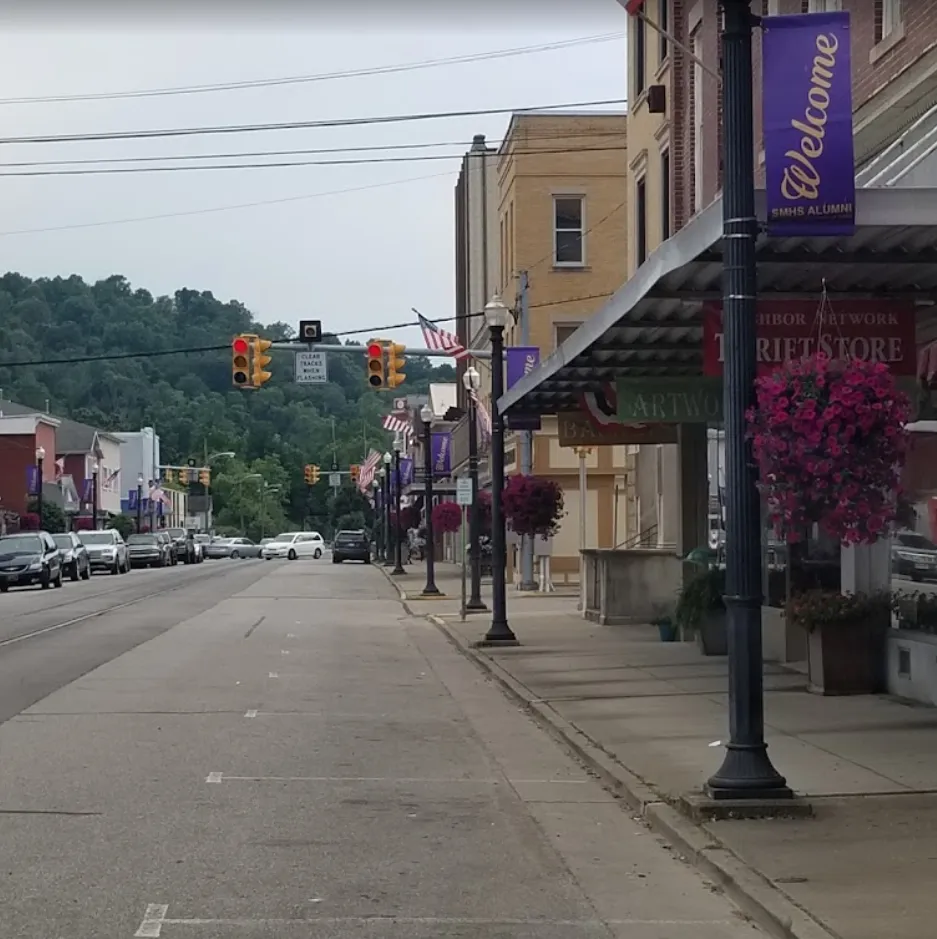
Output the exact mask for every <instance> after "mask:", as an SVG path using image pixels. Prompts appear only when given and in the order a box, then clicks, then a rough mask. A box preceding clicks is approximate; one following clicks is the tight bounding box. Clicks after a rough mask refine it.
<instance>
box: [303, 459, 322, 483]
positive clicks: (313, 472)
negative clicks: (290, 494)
mask: <svg viewBox="0 0 937 939" xmlns="http://www.w3.org/2000/svg"><path fill="white" fill-rule="evenodd" d="M303 479H305V480H306V485H307V486H314V485H315V484H316V483H317V482H318V481H319V467H318V466H316V465H315V463H307V464H306V465H305V466H304V467H303Z"/></svg>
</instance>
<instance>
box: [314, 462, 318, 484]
mask: <svg viewBox="0 0 937 939" xmlns="http://www.w3.org/2000/svg"><path fill="white" fill-rule="evenodd" d="M318 481H319V467H318V466H316V464H315V463H313V464H312V484H313V486H314V485H315V484H316V483H317V482H318Z"/></svg>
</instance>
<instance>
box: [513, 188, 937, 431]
mask: <svg viewBox="0 0 937 939" xmlns="http://www.w3.org/2000/svg"><path fill="white" fill-rule="evenodd" d="M756 204H757V212H758V217H759V218H760V219H762V220H763V219H764V218H765V194H764V191H760V192H758V193H756ZM856 222H857V226H858V227H857V231H856V234H855V235H853V236H851V237H840V238H834V237H828V238H786V239H776V238H768V237H767V236H766V235H761V236H760V237H759V239H758V246H757V251H758V292H759V297H760V298H762V299H768V298H771V299H778V300H783V299H794V298H796V299H800V300H803V299H804V298H806V297H815V298H816V299H817V301H818V304H819V300H820V297H821V295H822V292H823V289H824V287H825V288H826V290H827V292H828V296H829V297H830V299H831V300H834V301H835V300H836V299H837V298H840V299H847V298H852V299H857V298H877V297H888V298H891V299H896V300H898V299H905V300H909V301H911V300H913V301H915V302H920V303H922V304H924V305H933V304H934V302H935V301H937V189H900V190H898V189H865V190H859V191H858V192H857V193H856ZM722 263H723V261H722V200H721V198H720V199H717V200H716V201H715V202H713V203H712V204H711V205H710V206H709V207H707V208H706V209H704V210H703V211H702V212H701V213H700V214H699V215H698V216H697V217H696V218H695V219H694V220H693V221H692V222H691V223H690V224H689V225H687V226H686V227H684V228H683V229H681V230H680V231H679V232H678V233H677V234H676V235H675V236H674V237H673V238H671V239H669V240H668V241H666V242H665V243H664V244H662V245H661V246H660V248H658V249H657V251H655V252H654V254H652V255H651V257H650V258H648V260H647V261H646V262H645V263H644V264H643V265H642V266H641V267H640V269H639V270H638V271H637V272H636V273H635V275H634V277H632V278H631V280H629V281H628V282H627V283H626V284H625V285H624V286H623V287H621V288H620V289H619V290H618V291H617V292H616V293H615V294H614V295H613V296H612V297H611V299H610V300H609V301H608V303H607V304H606V305H605V306H604V307H603V308H602V309H601V310H599V311H598V312H597V313H596V314H595V315H594V316H593V317H592V318H591V319H589V320H588V321H587V322H585V323H584V324H583V325H582V326H581V327H580V328H579V329H578V330H576V332H575V333H574V334H573V335H572V336H570V337H569V339H567V340H566V342H564V343H563V345H562V346H560V347H559V348H558V349H557V350H556V352H554V353H553V355H551V356H549V358H546V359H545V360H544V361H543V362H542V363H541V365H540V367H539V368H536V369H534V370H533V371H532V372H531V373H530V374H529V375H527V376H526V377H525V378H523V379H521V381H519V382H518V383H517V384H516V385H514V387H513V388H511V390H510V391H508V392H507V393H506V394H504V395H503V396H502V397H501V398H500V399H499V400H498V410H499V412H500V413H501V414H505V413H507V412H508V411H512V412H514V413H524V414H556V413H559V412H561V411H575V410H578V409H579V402H580V396H581V395H582V394H583V393H584V392H589V391H601V390H603V389H604V388H605V387H606V386H607V385H608V384H609V383H614V382H615V381H616V379H618V378H620V377H621V378H624V377H634V378H641V377H651V376H696V375H702V373H703V372H702V369H703V349H702V346H703V320H702V315H701V311H702V306H703V304H704V303H706V302H707V301H714V300H715V301H718V300H721V298H722V287H721V283H722Z"/></svg>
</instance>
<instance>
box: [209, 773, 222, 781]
mask: <svg viewBox="0 0 937 939" xmlns="http://www.w3.org/2000/svg"><path fill="white" fill-rule="evenodd" d="M221 778H222V774H221V773H209V774H208V775H207V776H206V777H205V782H207V783H220V782H221Z"/></svg>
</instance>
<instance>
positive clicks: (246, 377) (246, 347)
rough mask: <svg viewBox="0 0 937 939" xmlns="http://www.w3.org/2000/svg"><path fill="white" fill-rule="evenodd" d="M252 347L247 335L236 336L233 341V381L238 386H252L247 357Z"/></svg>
mask: <svg viewBox="0 0 937 939" xmlns="http://www.w3.org/2000/svg"><path fill="white" fill-rule="evenodd" d="M250 348H251V347H250V343H249V342H248V340H247V337H246V336H235V337H234V341H233V342H232V343H231V383H232V384H233V385H234V386H235V387H236V388H250V373H249V372H248V358H247V356H248V353H249V352H250Z"/></svg>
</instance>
